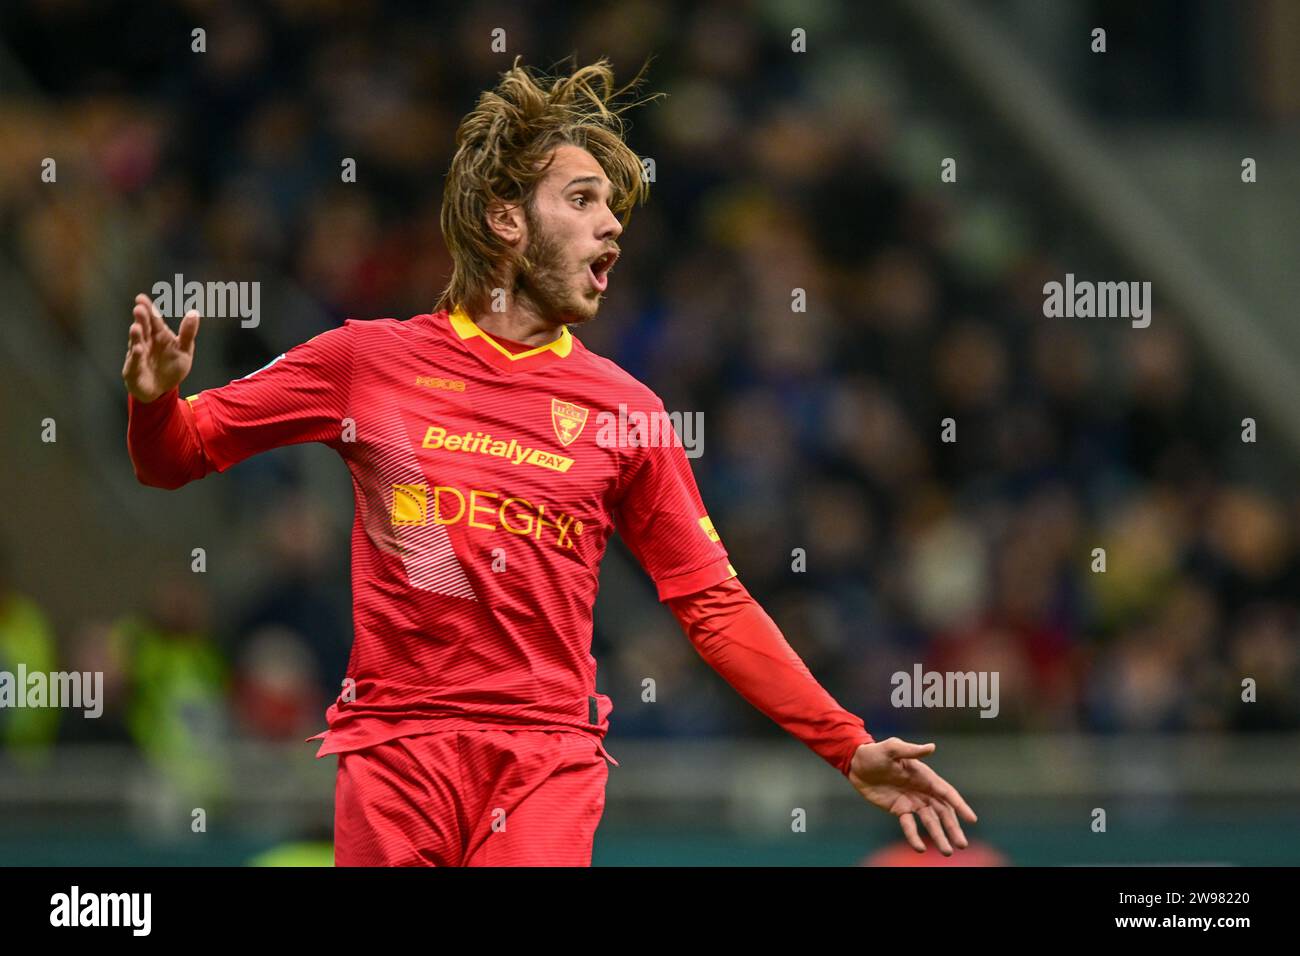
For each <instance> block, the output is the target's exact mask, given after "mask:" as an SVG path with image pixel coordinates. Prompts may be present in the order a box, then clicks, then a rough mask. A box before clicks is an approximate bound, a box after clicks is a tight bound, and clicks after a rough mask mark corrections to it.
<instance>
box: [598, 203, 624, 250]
mask: <svg viewBox="0 0 1300 956" xmlns="http://www.w3.org/2000/svg"><path fill="white" fill-rule="evenodd" d="M622 234H623V224H622V223H621V222H619V221H618V217H617V216H615V215H614V211H613V210H612V209H610V208H609V207H608V206H606V207H605V217H604V218H603V219H602V220H601V222H600V227H599V228H598V230H597V232H596V238H597V239H600V240H601V241H602V242H608V241H609V240H611V239H617V238H618V237H619V236H621V235H622Z"/></svg>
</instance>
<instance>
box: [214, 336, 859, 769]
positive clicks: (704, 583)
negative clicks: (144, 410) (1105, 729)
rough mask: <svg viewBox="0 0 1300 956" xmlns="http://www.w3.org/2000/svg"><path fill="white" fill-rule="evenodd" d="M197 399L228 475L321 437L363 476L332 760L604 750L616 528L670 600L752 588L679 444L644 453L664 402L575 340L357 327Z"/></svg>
mask: <svg viewBox="0 0 1300 956" xmlns="http://www.w3.org/2000/svg"><path fill="white" fill-rule="evenodd" d="M188 401H189V403H190V406H191V409H192V411H193V416H194V422H195V426H196V427H197V430H198V434H199V439H200V441H201V442H202V447H203V452H204V453H205V454H206V456H207V458H208V459H209V460H210V461H211V462H212V464H213V465H214V466H215V468H216V470H218V471H225V470H226V469H227V468H229V467H231V466H232V465H234V464H236V463H237V462H240V461H242V460H243V459H245V458H248V457H249V456H251V455H254V454H257V453H258V452H261V451H265V450H267V449H270V448H275V447H278V446H281V445H287V444H294V443H298V442H306V441H318V442H322V443H324V444H326V445H328V446H329V447H331V448H333V449H334V450H335V451H336V452H338V453H339V455H340V456H341V457H342V458H343V460H344V461H345V462H346V463H347V466H348V468H349V470H350V471H351V473H352V485H353V490H354V493H355V499H356V517H355V521H354V523H353V529H352V588H353V626H354V632H355V633H354V642H353V647H352V656H351V660H350V663H349V665H348V671H347V678H346V679H345V681H344V687H343V690H342V692H341V693H340V695H339V698H338V699H337V700H336V701H335V702H334V703H333V704H332V705H331V706H330V708H329V711H328V713H327V719H328V725H329V730H328V731H327V732H326V734H324V735H323V736H324V737H325V740H324V743H323V744H322V746H321V749H320V754H321V755H324V754H329V753H338V752H341V751H347V750H354V749H358V748H361V747H366V746H369V745H371V744H375V743H379V742H381V741H384V740H389V739H392V738H394V737H398V736H403V735H406V734H410V733H413V732H419V731H421V730H435V729H440V730H441V729H445V730H456V729H467V728H472V727H476V726H480V727H481V726H483V725H495V726H504V727H510V726H518V727H528V728H546V727H553V728H569V729H575V728H576V729H579V730H582V731H586V732H588V733H592V734H595V735H597V736H598V737H603V736H604V734H605V732H606V731H607V730H608V727H609V713H610V711H611V709H612V704H611V702H610V699H609V698H608V697H607V696H606V695H604V694H599V693H597V692H596V661H595V658H593V657H592V655H591V636H592V608H593V606H594V604H595V600H596V592H597V587H598V579H597V573H598V569H599V566H600V560H601V557H602V556H603V555H604V553H605V547H606V545H607V544H608V542H609V537H610V534H611V533H612V532H613V531H614V530H615V529H617V530H618V532H619V533H620V534H621V535H622V537H623V540H624V541H625V542H626V543H627V545H628V547H629V549H630V550H631V551H632V553H633V555H635V557H636V558H637V560H638V561H639V562H640V564H641V565H642V567H644V568H645V570H646V572H647V573H648V574H649V575H650V577H651V579H652V580H653V581H654V583H655V586H656V588H657V589H658V594H659V599H660V600H661V601H669V600H671V599H673V598H677V597H681V596H683V595H687V594H691V593H693V592H697V591H700V590H703V589H705V588H709V587H711V586H713V585H715V584H718V583H720V582H722V581H725V580H727V579H729V578H731V577H733V576H734V575H735V570H734V568H733V567H732V566H731V564H730V563H729V562H728V559H727V552H726V549H725V548H724V547H723V545H722V542H721V541H720V540H719V538H718V535H717V533H716V532H715V531H714V529H713V526H712V523H711V522H710V521H709V518H708V515H707V514H706V513H705V510H704V505H703V503H702V502H701V500H700V495H699V491H698V489H697V488H696V484H695V479H694V477H693V475H692V473H691V469H690V465H689V463H688V461H687V458H686V455H685V452H684V450H683V448H682V447H681V444H680V442H679V441H677V440H676V438H675V435H674V433H673V432H672V431H671V429H658V428H651V429H650V430H649V431H648V432H647V431H645V430H642V431H640V432H639V433H638V434H639V435H640V439H641V440H633V441H628V440H627V436H628V429H627V427H626V423H627V422H628V421H633V422H636V421H638V416H644V417H641V418H640V419H639V420H640V421H643V422H644V421H649V422H655V421H659V422H662V421H665V420H666V419H665V417H664V416H665V410H664V406H663V403H662V402H661V401H660V400H659V398H658V396H656V395H655V393H654V392H653V391H651V390H650V389H649V388H647V387H646V386H645V385H643V384H641V383H640V382H638V381H637V380H636V379H634V378H633V377H632V376H631V375H629V374H627V373H626V372H624V371H623V370H622V369H621V368H619V367H618V366H617V365H615V364H614V363H613V362H611V361H609V360H608V359H605V358H602V357H600V356H597V355H595V354H593V353H591V352H589V351H588V350H587V349H586V348H585V347H584V346H583V345H582V343H581V342H579V341H578V340H577V339H576V338H574V337H573V336H572V335H571V334H570V333H569V331H568V329H567V328H564V329H562V330H561V333H560V335H559V337H558V338H557V339H556V340H555V341H553V342H552V343H550V344H549V345H544V346H540V347H537V348H531V349H525V350H523V351H519V352H512V351H509V350H507V349H506V348H505V347H504V346H502V345H501V344H500V343H499V342H497V341H495V340H493V339H492V338H491V337H490V336H489V335H487V334H486V333H484V332H483V331H482V330H480V329H479V328H478V326H477V325H476V324H475V323H474V322H473V321H472V320H471V319H470V318H469V317H468V316H467V315H465V314H464V313H463V312H460V311H456V312H453V313H451V314H449V313H448V312H446V311H443V312H439V313H437V314H434V315H418V316H415V317H414V318H412V319H409V320H406V321H397V320H395V319H381V320H375V321H354V320H348V321H347V322H345V323H344V324H343V325H342V326H341V327H339V328H337V329H332V330H330V331H328V332H323V333H321V334H320V335H317V336H316V337H315V338H313V339H311V340H309V341H307V342H304V343H303V344H301V345H299V346H297V347H295V348H293V349H291V350H289V351H288V352H286V353H284V354H283V355H282V356H280V357H279V358H277V359H275V360H274V361H272V362H271V363H270V364H268V365H267V366H265V367H263V368H262V369H259V370H258V371H256V372H254V373H252V374H250V375H248V376H245V377H244V378H241V379H236V380H235V381H233V382H231V383H230V384H228V385H226V386H224V387H222V388H217V389H209V390H207V391H202V392H199V393H198V394H197V395H192V396H190V397H189V398H188ZM620 415H622V416H623V418H621V419H620ZM620 421H621V422H622V423H623V427H621V428H620V427H619V426H618V423H619V422H620ZM634 433H635V429H634ZM656 436H657V438H656ZM670 436H671V438H670V440H667V441H665V440H663V439H664V438H668V437H670ZM647 439H650V440H647ZM859 726H860V724H859Z"/></svg>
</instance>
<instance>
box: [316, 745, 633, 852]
mask: <svg viewBox="0 0 1300 956" xmlns="http://www.w3.org/2000/svg"><path fill="white" fill-rule="evenodd" d="M606 756H607V754H606V751H605V749H604V747H603V746H602V745H601V743H600V741H599V739H597V738H595V737H592V736H591V735H589V734H584V733H579V732H574V731H551V730H495V729H493V730H448V731H438V732H435V733H426V734H419V735H417V736H413V737H398V738H397V739H395V740H389V741H387V742H385V743H381V744H375V745H374V746H371V747H366V748H365V749H363V750H354V751H349V752H346V753H341V754H339V768H338V777H337V780H336V783H335V788H334V863H335V865H336V866H590V865H591V846H592V841H593V839H594V837H595V834H596V826H597V824H599V823H600V817H601V814H602V813H603V812H604V810H605V781H606V780H607V779H608V777H609V767H608V766H607V765H606V763H605V758H606ZM611 759H612V758H611Z"/></svg>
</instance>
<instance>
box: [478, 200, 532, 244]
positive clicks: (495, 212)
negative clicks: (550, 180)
mask: <svg viewBox="0 0 1300 956" xmlns="http://www.w3.org/2000/svg"><path fill="white" fill-rule="evenodd" d="M486 218H487V227H488V228H489V229H491V230H492V231H493V232H494V233H495V234H496V235H497V236H498V237H499V238H500V239H501V241H502V242H504V243H506V245H510V246H514V245H518V244H520V243H522V242H523V241H525V240H526V239H527V238H528V223H527V217H526V216H525V215H524V207H523V204H522V203H513V204H508V203H502V202H494V203H492V204H491V205H489V206H488V209H487V216H486Z"/></svg>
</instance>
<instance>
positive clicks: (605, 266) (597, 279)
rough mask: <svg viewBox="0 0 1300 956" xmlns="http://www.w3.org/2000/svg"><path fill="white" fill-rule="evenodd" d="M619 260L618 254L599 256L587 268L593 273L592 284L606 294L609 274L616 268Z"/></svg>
mask: <svg viewBox="0 0 1300 956" xmlns="http://www.w3.org/2000/svg"><path fill="white" fill-rule="evenodd" d="M617 259H618V253H617V252H607V253H605V254H604V255H603V256H597V257H596V259H595V260H593V261H592V262H591V263H590V264H589V265H588V266H587V271H588V272H590V273H591V284H592V285H594V286H595V287H596V288H597V289H599V290H600V291H601V292H604V291H605V288H606V286H608V285H609V273H610V270H611V269H613V268H614V263H615V261H617Z"/></svg>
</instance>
